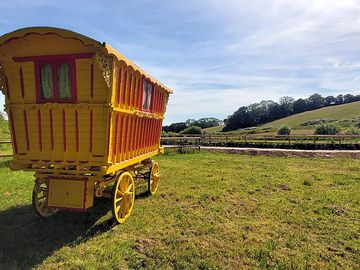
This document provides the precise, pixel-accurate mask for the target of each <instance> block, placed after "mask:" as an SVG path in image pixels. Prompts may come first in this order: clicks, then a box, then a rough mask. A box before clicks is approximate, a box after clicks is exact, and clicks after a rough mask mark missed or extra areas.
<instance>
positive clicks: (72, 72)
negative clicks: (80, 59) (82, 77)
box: [35, 58, 77, 103]
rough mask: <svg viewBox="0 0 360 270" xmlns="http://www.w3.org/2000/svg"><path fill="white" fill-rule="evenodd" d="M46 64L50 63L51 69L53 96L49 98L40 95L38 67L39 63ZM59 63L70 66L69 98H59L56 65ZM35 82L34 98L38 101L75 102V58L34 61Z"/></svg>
mask: <svg viewBox="0 0 360 270" xmlns="http://www.w3.org/2000/svg"><path fill="white" fill-rule="evenodd" d="M46 64H49V65H51V71H52V81H53V90H54V96H53V98H51V99H46V98H44V97H43V96H42V95H41V76H40V67H41V65H46ZM61 64H68V65H69V68H70V87H71V98H70V99H61V98H60V97H59V89H58V80H57V67H58V66H59V65H61ZM35 82H36V98H37V102H38V103H75V102H76V100H77V89H76V66H75V59H66V58H64V59H52V60H39V61H35Z"/></svg>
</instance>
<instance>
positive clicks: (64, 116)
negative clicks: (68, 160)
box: [62, 110, 66, 152]
mask: <svg viewBox="0 0 360 270" xmlns="http://www.w3.org/2000/svg"><path fill="white" fill-rule="evenodd" d="M62 117H63V144H64V152H66V115H65V110H63V113H62Z"/></svg>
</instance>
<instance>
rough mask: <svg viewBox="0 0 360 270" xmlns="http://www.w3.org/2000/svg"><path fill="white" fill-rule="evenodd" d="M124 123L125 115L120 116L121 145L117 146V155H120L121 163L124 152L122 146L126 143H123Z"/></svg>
mask: <svg viewBox="0 0 360 270" xmlns="http://www.w3.org/2000/svg"><path fill="white" fill-rule="evenodd" d="M125 121H126V115H123V116H122V123H121V132H120V133H121V143H120V144H119V153H120V161H123V160H124V159H123V154H124V153H123V151H124V146H123V145H124V144H125V143H126V141H125V133H124V130H125Z"/></svg>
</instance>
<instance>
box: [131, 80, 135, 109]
mask: <svg viewBox="0 0 360 270" xmlns="http://www.w3.org/2000/svg"><path fill="white" fill-rule="evenodd" d="M131 82H132V87H131V92H130V107H134V99H135V89H136V78H135V76H134V74H133V75H131Z"/></svg>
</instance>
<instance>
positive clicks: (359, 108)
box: [259, 101, 360, 130]
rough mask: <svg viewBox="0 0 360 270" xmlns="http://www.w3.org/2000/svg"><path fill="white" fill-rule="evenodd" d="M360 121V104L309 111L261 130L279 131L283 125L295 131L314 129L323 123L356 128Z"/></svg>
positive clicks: (273, 123) (263, 126)
mask: <svg viewBox="0 0 360 270" xmlns="http://www.w3.org/2000/svg"><path fill="white" fill-rule="evenodd" d="M359 121H360V102H359V101H358V102H353V103H348V104H343V105H337V106H331V107H326V108H321V109H317V110H313V111H307V112H303V113H299V114H295V115H291V116H289V117H285V118H281V119H279V120H276V121H273V122H270V123H267V124H265V125H262V126H260V127H259V128H260V129H263V130H264V129H265V130H266V129H273V130H274V129H277V128H279V127H280V126H282V125H287V126H290V127H291V128H293V129H306V128H312V127H314V126H316V125H318V124H321V123H332V124H334V125H337V126H339V127H340V128H343V129H344V128H345V129H346V128H352V127H355V126H356V124H358V123H359Z"/></svg>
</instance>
